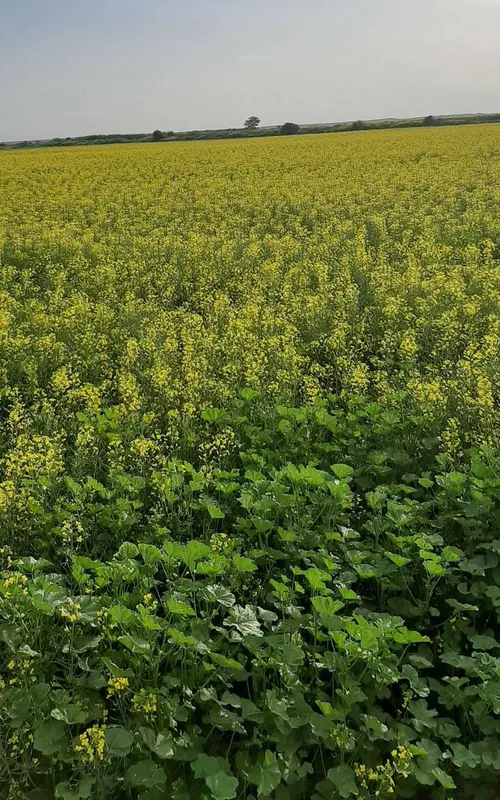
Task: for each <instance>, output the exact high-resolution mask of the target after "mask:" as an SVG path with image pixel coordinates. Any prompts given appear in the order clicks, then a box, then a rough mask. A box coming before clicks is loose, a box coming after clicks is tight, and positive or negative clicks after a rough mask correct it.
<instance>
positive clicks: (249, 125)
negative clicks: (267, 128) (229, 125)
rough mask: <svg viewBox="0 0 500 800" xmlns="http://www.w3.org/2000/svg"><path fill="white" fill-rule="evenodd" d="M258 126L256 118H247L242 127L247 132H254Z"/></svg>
mask: <svg viewBox="0 0 500 800" xmlns="http://www.w3.org/2000/svg"><path fill="white" fill-rule="evenodd" d="M259 125H260V119H259V118H258V117H248V119H247V120H246V121H245V125H244V127H245V128H246V129H247V131H254V130H255V129H256V128H258V127H259Z"/></svg>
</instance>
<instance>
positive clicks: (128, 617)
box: [108, 606, 135, 627]
mask: <svg viewBox="0 0 500 800" xmlns="http://www.w3.org/2000/svg"><path fill="white" fill-rule="evenodd" d="M108 614H109V616H110V617H111V618H112V619H113V620H114V621H115V622H117V623H118V624H119V625H123V626H124V627H128V626H129V625H133V624H134V622H135V614H134V612H133V611H131V610H130V609H129V608H126V606H111V608H110V609H109V611H108Z"/></svg>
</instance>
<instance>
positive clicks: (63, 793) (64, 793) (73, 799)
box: [56, 781, 81, 800]
mask: <svg viewBox="0 0 500 800" xmlns="http://www.w3.org/2000/svg"><path fill="white" fill-rule="evenodd" d="M80 796H81V795H80V793H79V792H75V791H74V790H73V789H72V788H71V784H70V783H68V781H65V782H64V783H58V784H57V786H56V797H57V798H61V800H80Z"/></svg>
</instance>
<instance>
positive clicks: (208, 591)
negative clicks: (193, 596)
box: [202, 584, 236, 608]
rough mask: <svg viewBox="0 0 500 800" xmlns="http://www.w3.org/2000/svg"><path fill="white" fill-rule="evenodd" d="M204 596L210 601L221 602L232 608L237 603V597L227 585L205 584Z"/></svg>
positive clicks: (222, 604)
mask: <svg viewBox="0 0 500 800" xmlns="http://www.w3.org/2000/svg"><path fill="white" fill-rule="evenodd" d="M202 596H203V598H204V599H205V600H208V602H209V603H220V604H221V606H225V607H226V608H231V607H232V606H234V604H235V603H236V597H235V596H234V594H233V593H232V592H230V591H229V589H227V588H226V587H225V586H220V585H218V584H213V585H210V586H205V588H204V589H203V592H202Z"/></svg>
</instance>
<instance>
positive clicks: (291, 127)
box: [280, 122, 300, 136]
mask: <svg viewBox="0 0 500 800" xmlns="http://www.w3.org/2000/svg"><path fill="white" fill-rule="evenodd" d="M299 131H300V128H299V126H298V125H297V123H296V122H285V123H284V125H282V126H281V128H280V135H281V136H293V135H295V134H297V133H299Z"/></svg>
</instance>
